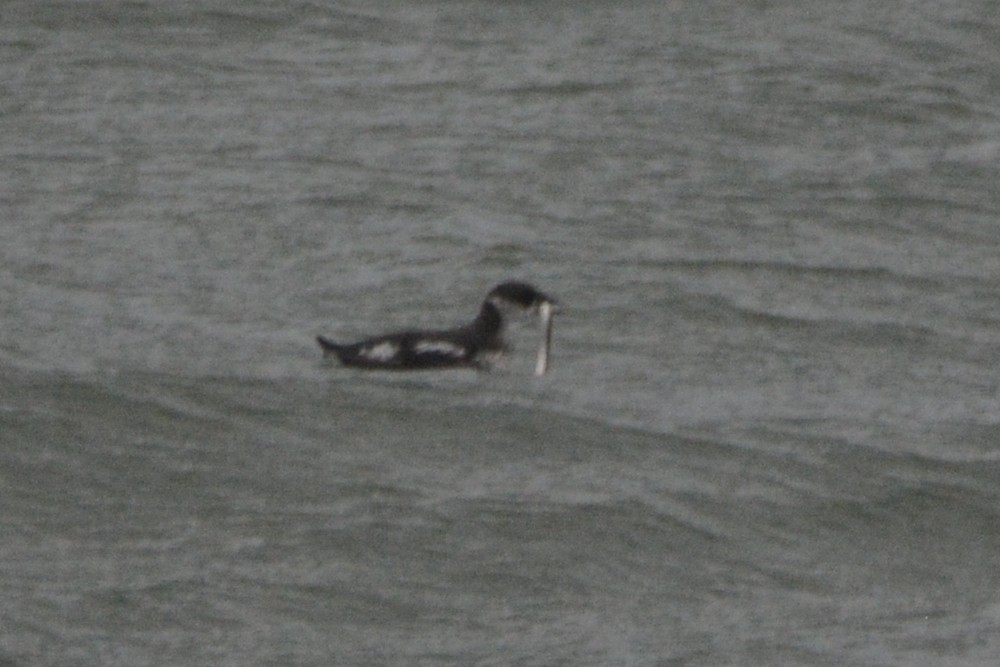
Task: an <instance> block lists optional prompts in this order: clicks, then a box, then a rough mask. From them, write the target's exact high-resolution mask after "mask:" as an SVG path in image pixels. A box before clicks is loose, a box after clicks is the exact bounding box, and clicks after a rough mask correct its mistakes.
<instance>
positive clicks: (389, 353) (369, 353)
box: [359, 341, 399, 361]
mask: <svg viewBox="0 0 1000 667" xmlns="http://www.w3.org/2000/svg"><path fill="white" fill-rule="evenodd" d="M398 352H399V346H398V345H396V344H395V343H390V342H388V341H386V342H384V343H379V344H378V345H373V346H371V347H366V348H364V349H362V350H361V352H360V353H359V354H360V355H361V356H362V357H364V358H366V359H371V360H372V361H389V360H390V359H392V358H393V357H395V356H396V353H398Z"/></svg>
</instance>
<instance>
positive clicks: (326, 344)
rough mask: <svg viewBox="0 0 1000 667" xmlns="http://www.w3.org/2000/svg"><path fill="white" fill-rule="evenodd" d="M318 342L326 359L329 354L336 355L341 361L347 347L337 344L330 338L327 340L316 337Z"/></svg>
mask: <svg viewBox="0 0 1000 667" xmlns="http://www.w3.org/2000/svg"><path fill="white" fill-rule="evenodd" d="M316 342H317V343H319V346H320V348H322V349H323V356H324V357H325V356H327V355H328V354H335V355H337V358H338V359H341V358H342V356H341V355H342V354H343V353H344V351H345V350H346V346H345V345H341V344H339V343H335V342H333V341H332V340H330V339H329V338H325V337H323V336H316Z"/></svg>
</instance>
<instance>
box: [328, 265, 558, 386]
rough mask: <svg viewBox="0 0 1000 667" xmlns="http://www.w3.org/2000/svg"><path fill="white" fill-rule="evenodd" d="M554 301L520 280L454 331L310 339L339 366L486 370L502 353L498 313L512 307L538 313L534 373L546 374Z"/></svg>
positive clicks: (496, 292)
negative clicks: (539, 328) (353, 340)
mask: <svg viewBox="0 0 1000 667" xmlns="http://www.w3.org/2000/svg"><path fill="white" fill-rule="evenodd" d="M555 304H556V301H555V299H553V298H552V297H550V296H548V295H547V294H544V293H543V292H541V291H539V290H538V289H536V288H535V287H533V286H532V285H529V284H528V283H524V282H518V281H510V282H505V283H501V284H499V285H497V286H496V287H494V288H493V289H492V290H490V292H489V294H487V295H486V299H485V300H484V301H483V305H482V306H481V307H480V309H479V315H477V316H476V319H474V320H473V321H472V322H471V323H469V324H467V325H465V326H461V327H457V328H454V329H442V330H435V331H417V330H414V331H400V332H396V333H389V334H384V335H381V336H373V337H371V338H366V339H364V340H362V341H359V342H356V343H348V344H341V343H336V342H334V341H332V340H330V339H329V338H326V337H324V336H316V341H317V342H318V343H319V346H320V347H321V348H322V349H323V353H324V356H326V355H330V354H332V355H334V356H336V357H337V359H339V360H340V363H342V364H343V365H345V366H354V367H357V368H366V369H384V370H421V369H443V368H456V367H473V368H479V369H488V368H489V367H490V366H491V365H492V362H493V360H494V359H496V358H497V357H499V356H500V355H502V353H503V352H504V351H505V349H506V345H505V344H504V341H503V328H504V312H505V311H510V310H511V309H517V310H521V311H524V312H529V313H538V315H539V316H540V317H541V320H542V330H543V335H542V342H541V345H540V347H539V350H538V358H537V361H536V364H535V374H536V375H542V374H543V373H545V371H546V370H548V361H549V347H550V345H551V340H552V312H553V308H554V306H555Z"/></svg>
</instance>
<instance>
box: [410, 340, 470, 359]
mask: <svg viewBox="0 0 1000 667" xmlns="http://www.w3.org/2000/svg"><path fill="white" fill-rule="evenodd" d="M413 350H414V351H415V352H416V353H417V354H446V355H448V356H449V357H455V358H456V359H461V358H463V357H465V348H464V347H462V346H460V345H455V344H454V343H449V342H448V341H446V340H422V341H420V342H418V343H417V344H416V345H414V346H413Z"/></svg>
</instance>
